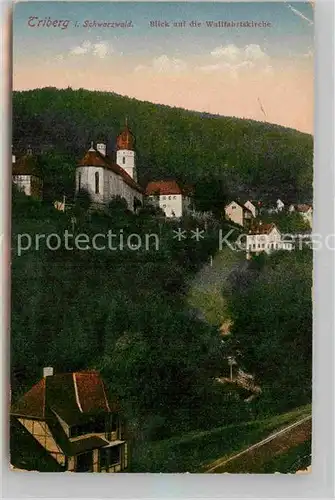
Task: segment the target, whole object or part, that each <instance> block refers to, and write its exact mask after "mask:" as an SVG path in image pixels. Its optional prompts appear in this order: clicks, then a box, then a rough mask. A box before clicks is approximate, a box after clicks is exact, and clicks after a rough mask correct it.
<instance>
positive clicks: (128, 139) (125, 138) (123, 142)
mask: <svg viewBox="0 0 335 500" xmlns="http://www.w3.org/2000/svg"><path fill="white" fill-rule="evenodd" d="M134 145H135V139H134V136H133V134H132V133H131V131H130V129H129V127H128V121H127V120H126V125H125V127H124V129H123V130H122V132H121V133H120V134H119V135H118V136H117V138H116V163H117V164H118V165H119V166H120V167H122V168H123V169H124V170H125V171H126V172H127V174H128V175H130V177H131V178H132V179H134V181H135V182H137V172H136V155H135V151H134Z"/></svg>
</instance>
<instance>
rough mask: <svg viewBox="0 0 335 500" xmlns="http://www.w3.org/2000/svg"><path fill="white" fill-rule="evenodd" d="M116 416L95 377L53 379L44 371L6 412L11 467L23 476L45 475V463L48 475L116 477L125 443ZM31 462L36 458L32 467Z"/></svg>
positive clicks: (94, 374)
mask: <svg viewBox="0 0 335 500" xmlns="http://www.w3.org/2000/svg"><path fill="white" fill-rule="evenodd" d="M119 410H120V408H119V406H118V403H117V402H115V401H112V400H111V398H110V397H109V396H108V394H107V389H106V387H105V385H104V382H103V380H102V378H101V376H100V375H99V373H98V372H96V371H83V372H73V373H56V374H54V373H53V369H52V368H45V369H44V373H43V378H42V379H41V380H40V381H39V382H38V383H37V384H35V385H34V386H33V387H32V388H31V389H30V390H29V391H28V392H26V393H25V394H24V395H23V396H22V397H21V398H20V399H19V400H18V401H17V402H16V403H14V404H13V405H12V407H11V411H10V415H11V464H12V465H13V466H14V467H16V468H20V469H28V470H31V469H32V468H33V469H35V470H45V467H46V465H45V464H46V463H48V467H49V468H47V470H50V471H55V470H59V471H63V472H65V471H69V472H119V471H122V470H124V469H126V467H127V443H126V441H125V426H124V422H123V420H122V418H121V417H120V412H119ZM14 443H16V445H14ZM20 444H21V446H20ZM27 449H28V450H30V453H29V455H28V456H27V455H26V456H25V458H23V454H22V451H23V450H27ZM36 456H39V457H41V458H40V459H38V460H36V459H35V462H34V463H32V460H33V458H34V457H36Z"/></svg>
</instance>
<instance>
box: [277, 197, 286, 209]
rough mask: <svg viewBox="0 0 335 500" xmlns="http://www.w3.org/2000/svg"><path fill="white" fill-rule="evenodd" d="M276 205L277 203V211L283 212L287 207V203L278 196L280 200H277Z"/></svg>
mask: <svg viewBox="0 0 335 500" xmlns="http://www.w3.org/2000/svg"><path fill="white" fill-rule="evenodd" d="M276 205H277V212H282V211H283V210H284V208H285V203H284V202H283V201H282V200H281V199H280V198H278V200H277V201H276Z"/></svg>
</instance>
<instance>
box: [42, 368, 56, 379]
mask: <svg viewBox="0 0 335 500" xmlns="http://www.w3.org/2000/svg"><path fill="white" fill-rule="evenodd" d="M53 374H54V369H53V368H52V366H46V367H44V368H43V377H44V378H45V377H52V375H53Z"/></svg>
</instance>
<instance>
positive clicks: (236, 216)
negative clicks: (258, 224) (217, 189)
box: [225, 201, 254, 227]
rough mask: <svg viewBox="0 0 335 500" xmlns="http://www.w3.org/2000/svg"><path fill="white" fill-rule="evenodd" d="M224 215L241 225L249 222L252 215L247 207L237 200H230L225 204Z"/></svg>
mask: <svg viewBox="0 0 335 500" xmlns="http://www.w3.org/2000/svg"><path fill="white" fill-rule="evenodd" d="M225 216H226V219H228V220H231V221H232V222H235V224H238V225H239V226H242V227H244V226H246V225H248V223H251V220H252V219H253V217H254V216H253V214H252V212H251V210H249V208H247V207H246V206H245V205H241V204H240V203H238V202H237V201H231V202H230V203H229V204H228V205H226V206H225Z"/></svg>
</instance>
